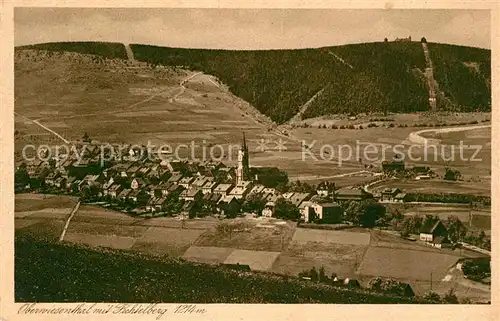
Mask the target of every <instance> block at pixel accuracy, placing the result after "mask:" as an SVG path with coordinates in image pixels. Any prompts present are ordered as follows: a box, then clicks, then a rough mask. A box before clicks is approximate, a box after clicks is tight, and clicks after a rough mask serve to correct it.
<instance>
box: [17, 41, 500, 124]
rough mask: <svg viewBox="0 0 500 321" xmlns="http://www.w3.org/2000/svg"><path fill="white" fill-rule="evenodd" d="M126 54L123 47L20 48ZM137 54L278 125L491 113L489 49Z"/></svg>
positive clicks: (419, 45)
mask: <svg viewBox="0 0 500 321" xmlns="http://www.w3.org/2000/svg"><path fill="white" fill-rule="evenodd" d="M18 49H40V50H49V51H51V50H53V51H73V52H79V53H87V54H93V55H101V56H105V57H109V58H119V59H127V56H128V57H130V56H131V54H130V52H127V50H126V49H128V48H126V47H125V46H124V45H123V44H118V43H114V44H113V43H92V42H68V43H48V44H39V45H31V46H25V47H20V48H18ZM130 49H131V51H132V53H133V56H134V59H136V60H138V61H143V62H147V63H148V64H149V65H150V66H151V67H153V68H154V67H156V66H158V65H164V66H177V67H182V68H186V69H191V70H196V71H202V72H204V73H207V74H211V75H214V76H216V77H217V78H218V79H219V80H220V81H221V82H223V83H225V84H226V85H227V86H228V87H229V89H230V90H231V92H233V93H234V94H235V95H237V96H239V97H240V98H242V99H244V100H246V101H248V102H249V103H251V104H252V105H254V106H255V107H256V108H257V109H258V110H259V111H260V112H262V113H263V114H265V115H267V116H269V117H270V118H271V119H272V120H273V121H275V122H276V123H279V124H281V123H285V122H287V121H289V120H291V119H293V118H311V117H317V116H323V115H329V114H341V113H342V114H357V113H369V112H395V113H407V112H418V111H428V110H441V111H442V110H449V111H457V112H459V111H460V112H473V111H490V110H491V68H490V65H491V62H490V61H491V52H490V50H486V49H480V48H472V47H464V46H456V45H448V44H439V43H427V41H426V39H425V38H422V40H421V41H418V42H415V41H395V42H388V41H384V42H374V43H363V44H352V45H343V46H333V47H323V48H315V49H297V50H255V51H236V50H209V49H181V48H169V47H158V46H150V45H141V44H131V45H130Z"/></svg>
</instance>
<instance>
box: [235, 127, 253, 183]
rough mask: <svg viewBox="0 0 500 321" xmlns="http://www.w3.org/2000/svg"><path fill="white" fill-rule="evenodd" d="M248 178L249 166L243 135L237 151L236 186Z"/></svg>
mask: <svg viewBox="0 0 500 321" xmlns="http://www.w3.org/2000/svg"><path fill="white" fill-rule="evenodd" d="M249 177H250V164H249V159H248V147H247V142H246V139H245V133H243V142H242V144H241V147H240V150H239V151H238V167H237V168H236V184H240V183H242V182H243V181H245V180H248V179H249Z"/></svg>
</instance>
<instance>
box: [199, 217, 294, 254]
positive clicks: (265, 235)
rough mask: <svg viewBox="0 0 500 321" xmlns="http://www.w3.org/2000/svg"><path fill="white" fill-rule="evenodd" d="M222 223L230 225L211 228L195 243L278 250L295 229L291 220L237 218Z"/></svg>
mask: <svg viewBox="0 0 500 321" xmlns="http://www.w3.org/2000/svg"><path fill="white" fill-rule="evenodd" d="M278 222H279V220H278ZM222 224H229V225H231V227H229V226H228V228H227V229H225V230H224V229H223V228H217V229H211V230H209V231H207V232H206V233H205V234H203V235H202V236H201V237H200V238H199V239H198V240H197V241H196V244H195V245H196V246H203V247H205V246H215V247H230V248H235V249H240V250H254V251H267V252H279V251H281V250H282V249H283V248H285V247H286V245H287V244H288V243H289V242H290V240H291V238H292V235H293V232H294V229H295V228H294V226H293V224H292V223H291V222H287V223H286V224H274V223H273V221H272V220H271V222H266V220H255V219H253V220H252V219H250V220H246V219H241V220H239V219H238V220H234V221H229V222H228V223H222ZM226 226H227V225H226Z"/></svg>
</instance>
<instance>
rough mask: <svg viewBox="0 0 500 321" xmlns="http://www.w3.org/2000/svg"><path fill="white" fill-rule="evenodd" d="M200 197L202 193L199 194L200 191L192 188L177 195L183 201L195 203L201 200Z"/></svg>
mask: <svg viewBox="0 0 500 321" xmlns="http://www.w3.org/2000/svg"><path fill="white" fill-rule="evenodd" d="M202 196H203V193H202V192H201V189H199V188H197V187H193V188H190V189H186V190H184V191H182V193H181V195H179V198H180V199H183V200H185V201H195V200H197V199H199V198H201V197H202Z"/></svg>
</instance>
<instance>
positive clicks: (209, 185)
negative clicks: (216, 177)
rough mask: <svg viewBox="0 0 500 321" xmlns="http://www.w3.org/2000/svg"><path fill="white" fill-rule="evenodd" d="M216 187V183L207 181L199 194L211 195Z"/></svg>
mask: <svg viewBox="0 0 500 321" xmlns="http://www.w3.org/2000/svg"><path fill="white" fill-rule="evenodd" d="M216 185H217V183H216V182H214V181H207V182H206V183H205V185H203V186H202V187H201V192H202V193H203V194H212V193H213V191H214V189H215V186H216Z"/></svg>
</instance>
